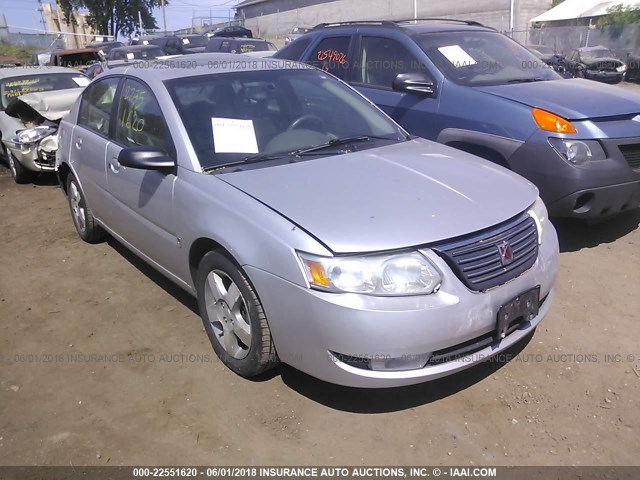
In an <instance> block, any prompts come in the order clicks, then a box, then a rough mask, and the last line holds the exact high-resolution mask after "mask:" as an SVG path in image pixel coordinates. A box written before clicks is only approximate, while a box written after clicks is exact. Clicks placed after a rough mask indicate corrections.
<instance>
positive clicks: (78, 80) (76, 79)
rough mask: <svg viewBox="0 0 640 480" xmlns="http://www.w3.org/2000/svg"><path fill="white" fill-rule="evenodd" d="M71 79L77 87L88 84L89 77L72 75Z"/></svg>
mask: <svg viewBox="0 0 640 480" xmlns="http://www.w3.org/2000/svg"><path fill="white" fill-rule="evenodd" d="M73 81H74V82H76V85H78V86H79V87H86V86H87V85H89V79H88V78H87V77H73Z"/></svg>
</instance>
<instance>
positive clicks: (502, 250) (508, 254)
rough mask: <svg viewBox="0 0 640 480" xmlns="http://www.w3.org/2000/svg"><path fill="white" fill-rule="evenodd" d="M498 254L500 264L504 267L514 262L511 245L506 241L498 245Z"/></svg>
mask: <svg viewBox="0 0 640 480" xmlns="http://www.w3.org/2000/svg"><path fill="white" fill-rule="evenodd" d="M497 247H498V253H499V254H500V262H502V265H503V266H505V267H506V266H507V265H509V264H510V263H511V262H513V250H511V244H510V243H509V242H508V241H507V240H505V241H503V242H502V243H500V244H498V245H497Z"/></svg>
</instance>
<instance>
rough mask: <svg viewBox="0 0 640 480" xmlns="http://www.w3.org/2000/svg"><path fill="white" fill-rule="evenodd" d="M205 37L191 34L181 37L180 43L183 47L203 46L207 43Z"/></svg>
mask: <svg viewBox="0 0 640 480" xmlns="http://www.w3.org/2000/svg"><path fill="white" fill-rule="evenodd" d="M207 41H208V39H207V37H203V36H202V35H193V36H189V37H183V38H182V43H183V45H184V46H185V47H187V48H188V47H204V46H206V45H207Z"/></svg>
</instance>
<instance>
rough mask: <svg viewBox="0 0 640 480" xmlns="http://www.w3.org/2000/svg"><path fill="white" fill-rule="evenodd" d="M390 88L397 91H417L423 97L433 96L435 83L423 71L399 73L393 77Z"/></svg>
mask: <svg viewBox="0 0 640 480" xmlns="http://www.w3.org/2000/svg"><path fill="white" fill-rule="evenodd" d="M392 88H393V89H394V90H395V91H397V92H407V93H417V94H418V95H422V96H425V97H433V96H434V95H435V93H436V85H435V83H434V82H433V80H431V78H429V77H428V76H427V75H425V74H424V73H400V74H399V75H398V76H397V77H396V78H394V79H393V84H392Z"/></svg>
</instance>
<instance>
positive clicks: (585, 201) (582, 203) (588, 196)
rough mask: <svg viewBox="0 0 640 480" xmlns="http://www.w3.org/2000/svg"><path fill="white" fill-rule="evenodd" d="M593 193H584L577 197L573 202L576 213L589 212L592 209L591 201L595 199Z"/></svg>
mask: <svg viewBox="0 0 640 480" xmlns="http://www.w3.org/2000/svg"><path fill="white" fill-rule="evenodd" d="M593 198H594V195H593V193H591V192H589V193H583V194H582V195H580V196H579V197H578V198H576V201H575V203H574V204H573V211H574V212H575V213H587V212H588V211H589V210H591V201H592V200H593Z"/></svg>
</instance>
